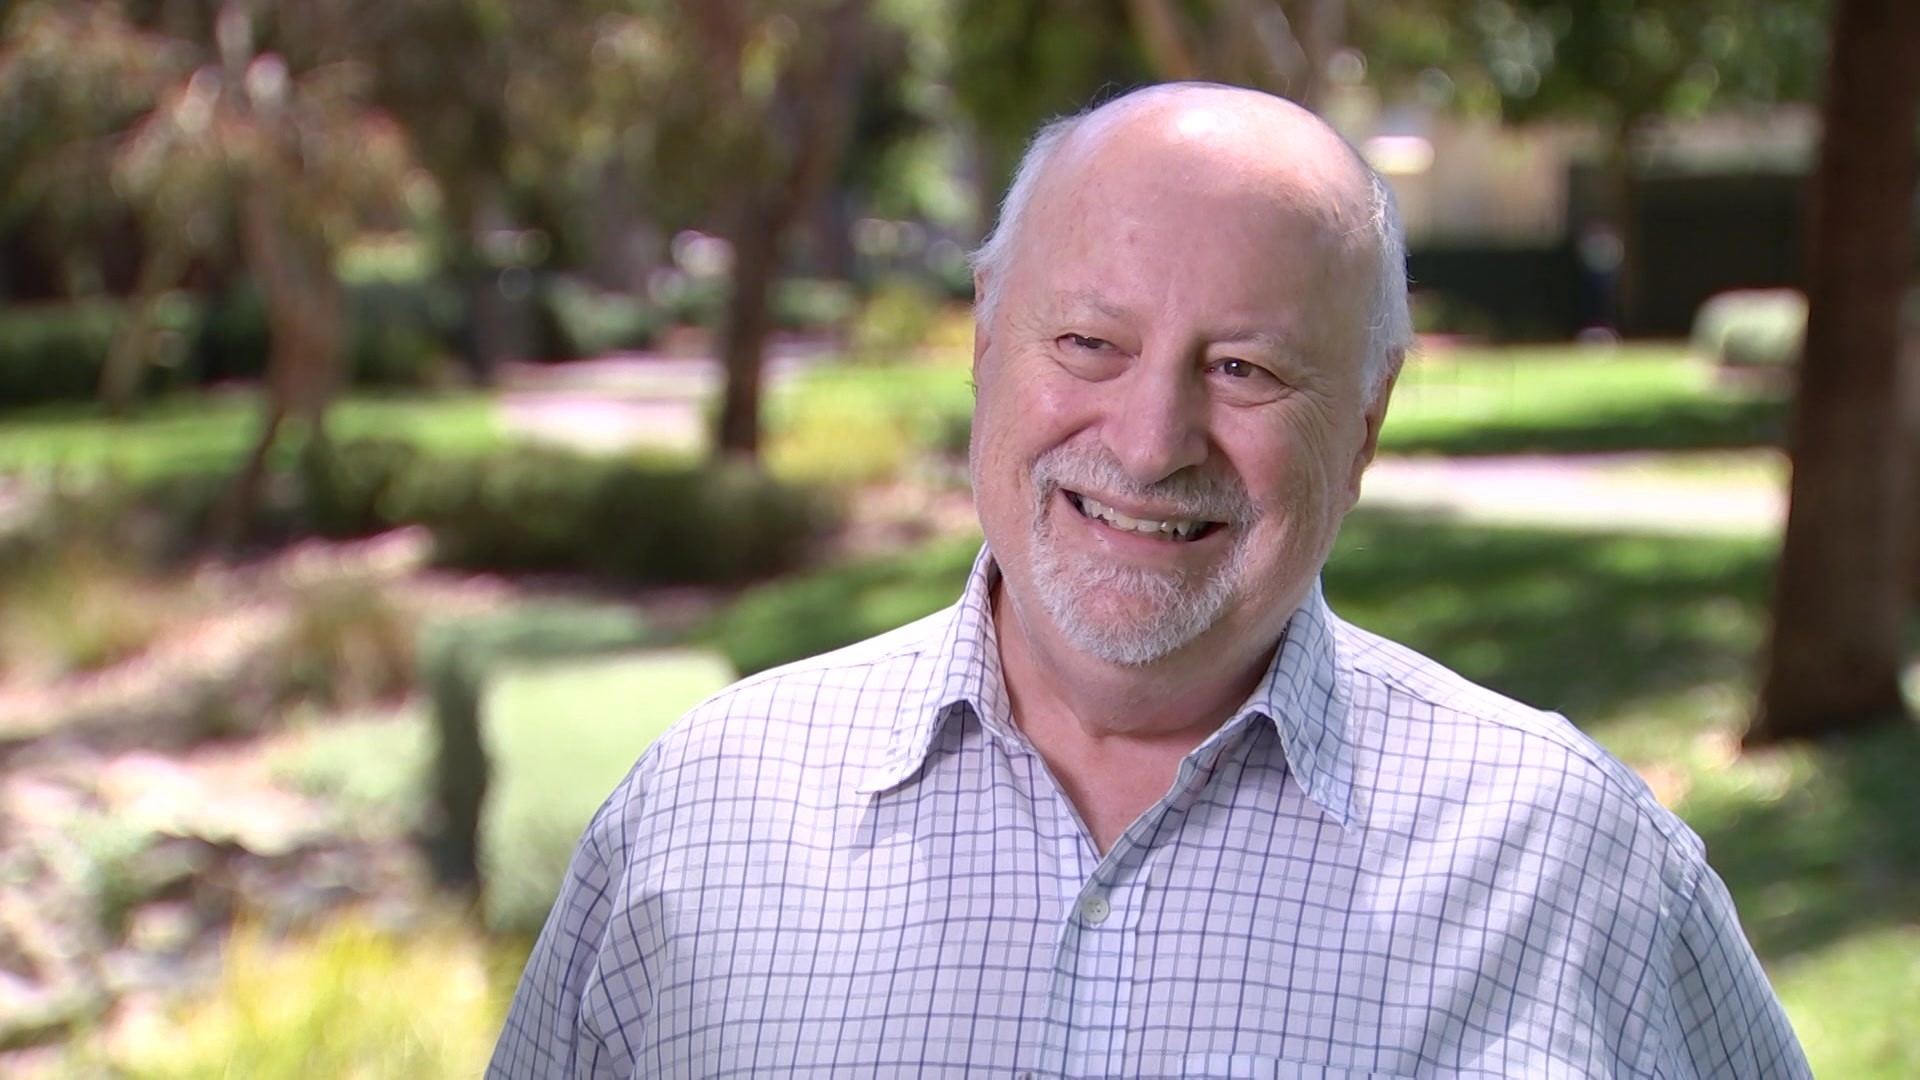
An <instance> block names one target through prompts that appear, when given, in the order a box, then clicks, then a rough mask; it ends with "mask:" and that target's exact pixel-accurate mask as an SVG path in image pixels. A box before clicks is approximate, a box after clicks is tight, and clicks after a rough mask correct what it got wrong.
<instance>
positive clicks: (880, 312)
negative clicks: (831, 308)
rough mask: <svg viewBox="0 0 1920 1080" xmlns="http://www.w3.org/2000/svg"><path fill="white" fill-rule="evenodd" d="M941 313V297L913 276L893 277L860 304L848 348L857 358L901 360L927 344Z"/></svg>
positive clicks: (882, 361) (883, 360)
mask: <svg viewBox="0 0 1920 1080" xmlns="http://www.w3.org/2000/svg"><path fill="white" fill-rule="evenodd" d="M940 314H941V309H940V301H939V299H938V298H937V297H935V296H934V295H933V294H932V293H931V292H930V291H929V290H928V289H927V288H926V287H925V286H923V285H921V284H920V283H919V282H916V281H914V280H912V279H910V278H898V277H896V278H892V279H889V280H888V281H886V282H885V283H883V284H882V285H881V286H880V287H879V288H878V289H875V290H874V292H873V295H872V296H869V297H868V298H867V301H866V303H865V304H862V305H861V307H860V313H859V315H858V316H857V317H856V318H855V319H854V321H853V326H852V329H851V331H850V332H849V333H848V335H847V349H848V351H849V352H850V353H852V354H853V355H854V356H855V357H856V358H858V359H861V360H871V361H877V362H880V363H886V362H888V361H893V360H900V359H903V358H905V357H908V356H910V355H912V354H913V353H914V352H915V351H917V350H919V349H921V348H923V347H924V346H926V345H927V344H928V343H929V342H928V338H930V337H931V336H932V334H933V330H934V325H935V322H936V320H938V319H939V317H940Z"/></svg>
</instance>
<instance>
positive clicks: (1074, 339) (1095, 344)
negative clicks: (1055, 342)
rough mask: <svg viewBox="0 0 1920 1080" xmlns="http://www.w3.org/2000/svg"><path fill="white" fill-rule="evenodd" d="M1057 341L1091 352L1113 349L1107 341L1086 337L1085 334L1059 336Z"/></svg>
mask: <svg viewBox="0 0 1920 1080" xmlns="http://www.w3.org/2000/svg"><path fill="white" fill-rule="evenodd" d="M1059 340H1060V341H1062V342H1065V343H1066V344H1068V345H1071V346H1073V347H1074V348H1076V349H1086V350H1088V351H1091V352H1098V351H1099V350H1101V349H1108V348H1112V347H1113V346H1112V343H1111V342H1109V341H1106V340H1104V339H1102V338H1097V337H1088V336H1087V335H1085V334H1061V335H1060V338H1059Z"/></svg>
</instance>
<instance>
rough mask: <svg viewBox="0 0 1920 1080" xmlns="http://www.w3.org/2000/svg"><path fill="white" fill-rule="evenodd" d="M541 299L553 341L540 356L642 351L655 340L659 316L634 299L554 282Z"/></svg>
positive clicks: (581, 284)
mask: <svg viewBox="0 0 1920 1080" xmlns="http://www.w3.org/2000/svg"><path fill="white" fill-rule="evenodd" d="M541 298H542V301H543V303H544V306H545V308H546V311H547V315H548V317H549V318H550V319H551V320H552V324H553V332H554V334H555V336H556V337H557V338H558V340H557V341H556V342H554V343H553V346H554V347H553V348H552V349H551V350H543V352H551V353H552V354H553V355H554V356H555V357H556V358H558V359H573V358H578V357H590V356H599V355H602V354H604V353H610V352H618V351H620V350H623V349H645V348H649V347H651V346H652V345H653V343H654V341H655V340H656V339H657V338H658V337H659V336H660V330H661V323H662V322H663V319H662V316H661V313H660V312H659V311H658V310H656V309H655V308H654V307H653V305H651V304H649V303H647V302H646V301H644V300H641V299H639V298H638V297H634V296H629V295H626V294H625V293H616V292H605V291H602V290H599V289H595V288H594V287H593V286H591V285H588V284H585V283H584V282H580V281H576V280H573V279H571V278H555V279H553V280H552V281H550V282H549V283H548V284H547V286H546V288H544V289H543V290H542V291H541Z"/></svg>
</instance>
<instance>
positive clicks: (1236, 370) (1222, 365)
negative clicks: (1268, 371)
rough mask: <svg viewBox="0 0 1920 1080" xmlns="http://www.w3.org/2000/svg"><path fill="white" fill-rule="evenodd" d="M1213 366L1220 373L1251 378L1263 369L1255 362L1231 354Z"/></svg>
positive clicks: (1239, 377)
mask: <svg viewBox="0 0 1920 1080" xmlns="http://www.w3.org/2000/svg"><path fill="white" fill-rule="evenodd" d="M1213 366H1214V369H1215V370H1217V371H1218V372H1220V374H1222V375H1228V376H1231V377H1233V378H1236V379H1251V378H1253V377H1254V376H1255V375H1259V374H1261V369H1260V368H1259V367H1257V366H1255V365H1254V364H1253V363H1251V362H1249V361H1246V360H1241V359H1238V358H1236V357H1231V356H1230V357H1228V358H1226V359H1225V360H1222V361H1220V362H1219V363H1217V364H1215V365H1213Z"/></svg>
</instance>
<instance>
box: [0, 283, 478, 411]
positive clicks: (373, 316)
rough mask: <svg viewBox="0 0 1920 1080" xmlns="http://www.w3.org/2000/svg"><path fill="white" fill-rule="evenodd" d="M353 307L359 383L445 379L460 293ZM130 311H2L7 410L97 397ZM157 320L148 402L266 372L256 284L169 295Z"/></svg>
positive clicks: (351, 359)
mask: <svg viewBox="0 0 1920 1080" xmlns="http://www.w3.org/2000/svg"><path fill="white" fill-rule="evenodd" d="M347 303H348V315H349V319H350V322H351V330H350V332H349V334H348V335H347V338H346V340H345V341H344V342H343V348H345V349H346V353H347V355H346V362H347V364H348V365H349V367H348V370H349V373H350V378H351V381H352V382H354V383H355V384H358V385H367V386H428V385H434V384H436V383H437V382H438V381H439V379H440V371H441V358H442V356H443V354H444V353H445V351H446V350H445V348H444V346H443V342H444V341H446V340H447V339H448V337H449V336H450V335H451V334H452V332H453V330H454V328H455V327H456V326H457V324H458V322H459V315H460V306H459V305H460V302H459V297H458V295H457V294H456V293H455V292H453V290H451V289H450V288H448V287H446V286H445V285H443V284H441V283H438V282H431V281H419V282H407V283H390V282H369V283H365V284H360V285H355V286H352V287H351V288H349V290H348V292H347ZM127 313H128V305H127V304H126V303H125V302H123V301H120V300H88V301H81V302H70V303H54V304H34V305H23V306H17V307H12V308H6V309H0V408H15V407H22V406H28V405H42V404H47V403H51V402H60V401H89V400H92V399H93V398H95V397H96V396H98V393H99V389H100V376H101V372H102V371H104V370H105V368H106V364H107V354H108V352H109V351H110V350H111V349H112V347H113V340H114V336H115V335H116V334H117V333H119V331H120V328H121V327H122V326H124V325H125V323H126V319H127ZM152 319H153V333H154V335H155V336H154V338H153V340H152V341H151V342H150V343H149V355H150V356H151V357H152V359H151V360H150V361H149V363H148V364H147V366H146V370H145V372H144V375H143V381H142V383H141V392H142V393H143V394H148V395H151V394H155V393H159V392H162V391H165V390H168V389H173V388H177V387H183V386H187V385H205V384H208V383H214V382H222V381H229V380H237V379H258V378H260V377H262V376H263V375H264V374H265V373H266V368H267V351H268V347H269V335H268V331H267V315H266V308H265V305H264V304H263V303H262V302H261V299H260V293H259V290H257V289H255V288H254V287H253V286H252V285H250V284H241V285H237V286H235V287H233V288H230V289H228V290H226V291H224V292H222V293H220V294H218V295H216V296H214V297H213V298H212V299H211V300H208V301H204V302H203V301H201V300H199V299H196V298H192V297H189V296H187V295H186V294H184V293H175V294H169V295H168V296H165V297H163V298H161V299H160V301H159V302H158V303H157V304H156V305H155V307H154V310H153V314H152Z"/></svg>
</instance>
